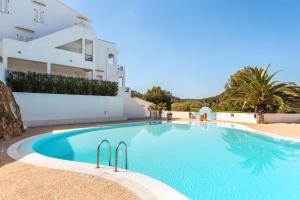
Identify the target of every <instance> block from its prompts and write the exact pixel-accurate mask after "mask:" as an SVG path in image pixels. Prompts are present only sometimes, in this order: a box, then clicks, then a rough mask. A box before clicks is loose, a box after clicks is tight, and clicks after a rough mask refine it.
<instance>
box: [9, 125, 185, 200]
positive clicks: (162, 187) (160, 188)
mask: <svg viewBox="0 0 300 200" xmlns="http://www.w3.org/2000/svg"><path fill="white" fill-rule="evenodd" d="M111 125H112V124H109V125H108V126H111ZM104 126H105V125H104ZM89 128H91V127H88V128H78V129H69V130H63V131H57V132H52V133H45V134H41V135H36V136H32V137H28V138H25V139H23V140H20V141H18V142H16V143H14V144H12V145H11V146H9V148H8V149H7V154H8V156H10V157H11V158H13V159H15V160H17V161H20V162H23V163H26V164H30V165H34V166H38V167H45V168H50V169H59V170H66V171H72V172H76V173H81V174H88V175H93V176H99V177H101V178H104V179H107V180H110V181H113V182H116V183H118V184H120V185H121V186H123V187H125V188H127V189H128V190H129V191H131V192H133V193H134V194H135V195H137V196H138V197H139V198H140V199H145V200H148V199H149V200H154V199H172V200H173V199H174V200H181V199H188V198H187V197H186V196H184V195H183V194H181V193H180V192H178V191H176V190H175V189H173V188H172V187H170V186H168V185H166V184H165V183H163V182H161V181H159V180H157V179H155V178H152V177H149V176H147V175H144V174H141V173H136V172H133V171H129V170H128V171H126V170H122V169H119V171H118V172H115V171H114V168H113V167H108V166H102V165H100V168H96V164H89V163H83V162H77V161H68V160H62V159H57V158H51V157H47V156H44V155H42V154H39V153H37V152H34V151H33V150H32V149H31V148H28V144H30V143H31V142H32V141H33V140H36V139H38V138H41V137H44V136H47V135H52V134H60V133H64V132H68V131H71V130H82V129H89Z"/></svg>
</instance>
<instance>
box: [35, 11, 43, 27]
mask: <svg viewBox="0 0 300 200" xmlns="http://www.w3.org/2000/svg"><path fill="white" fill-rule="evenodd" d="M44 15H45V12H44V11H42V10H39V9H33V21H35V22H37V23H42V24H44V23H45V21H44Z"/></svg>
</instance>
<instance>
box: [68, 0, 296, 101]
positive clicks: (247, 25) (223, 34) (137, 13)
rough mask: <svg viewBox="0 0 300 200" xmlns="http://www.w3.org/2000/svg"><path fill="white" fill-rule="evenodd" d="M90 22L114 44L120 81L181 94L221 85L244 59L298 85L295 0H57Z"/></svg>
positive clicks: (202, 93)
mask: <svg viewBox="0 0 300 200" xmlns="http://www.w3.org/2000/svg"><path fill="white" fill-rule="evenodd" d="M63 2H64V3H66V4H67V5H69V6H71V7H73V8H75V9H76V10H78V11H79V12H81V13H82V14H84V15H85V16H87V17H89V18H90V19H92V20H93V26H94V28H95V30H96V32H97V35H98V37H99V38H101V39H105V40H109V41H113V42H116V43H117V45H118V49H119V51H120V56H119V64H121V65H124V66H126V70H127V72H126V73H127V74H126V76H127V77H126V78H127V80H126V84H127V86H129V87H131V88H132V89H135V90H138V91H141V92H145V91H146V90H147V89H148V88H150V87H152V86H154V85H160V86H162V87H163V88H164V89H167V90H170V91H171V92H172V93H173V95H175V96H178V97H182V98H201V97H208V96H212V95H216V94H219V93H220V92H222V91H223V87H224V84H225V83H226V81H227V79H228V77H229V76H230V75H231V74H232V73H234V72H235V71H236V70H238V69H240V68H242V67H243V66H246V65H253V66H266V65H267V64H268V63H271V64H272V68H271V70H272V71H276V70H282V71H281V72H280V73H279V75H278V76H277V79H278V80H279V81H292V82H297V83H298V84H300V21H299V19H300V1H297V0H251V1H241V0H205V1H204V0H163V1H162V0H128V1H126V0H123V1H120V0H97V1H96V0H63Z"/></svg>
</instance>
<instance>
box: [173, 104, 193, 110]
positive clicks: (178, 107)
mask: <svg viewBox="0 0 300 200" xmlns="http://www.w3.org/2000/svg"><path fill="white" fill-rule="evenodd" d="M171 110H172V111H190V105H189V104H188V103H173V104H172V105H171Z"/></svg>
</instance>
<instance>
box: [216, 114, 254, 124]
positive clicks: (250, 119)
mask: <svg viewBox="0 0 300 200" xmlns="http://www.w3.org/2000/svg"><path fill="white" fill-rule="evenodd" d="M232 114H233V116H232ZM217 120H220V121H230V122H244V123H254V124H256V123H257V122H256V118H255V114H254V113H223V112H218V113H217Z"/></svg>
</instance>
